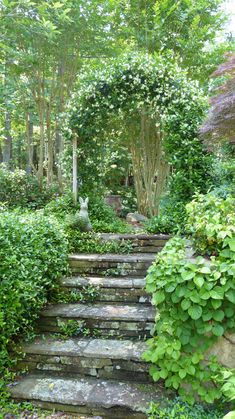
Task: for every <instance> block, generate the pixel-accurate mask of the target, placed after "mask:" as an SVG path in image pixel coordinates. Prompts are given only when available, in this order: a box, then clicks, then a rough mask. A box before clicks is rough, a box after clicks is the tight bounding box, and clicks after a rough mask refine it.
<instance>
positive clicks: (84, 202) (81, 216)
mask: <svg viewBox="0 0 235 419" xmlns="http://www.w3.org/2000/svg"><path fill="white" fill-rule="evenodd" d="M79 202H80V211H79V212H78V211H77V212H76V214H75V217H76V219H77V220H78V221H79V222H78V224H79V228H80V230H81V231H91V230H92V225H91V222H90V219H89V215H88V202H89V198H86V199H82V198H80V197H79Z"/></svg>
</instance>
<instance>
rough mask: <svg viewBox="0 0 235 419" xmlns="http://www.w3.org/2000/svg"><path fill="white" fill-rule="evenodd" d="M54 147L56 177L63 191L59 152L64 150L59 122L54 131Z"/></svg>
mask: <svg viewBox="0 0 235 419" xmlns="http://www.w3.org/2000/svg"><path fill="white" fill-rule="evenodd" d="M55 149H56V166H57V178H58V183H59V187H60V191H61V192H62V191H63V173H62V168H61V161H60V158H61V154H62V152H63V150H64V141H63V136H62V134H61V131H60V127H59V124H58V123H57V124H56V131H55Z"/></svg>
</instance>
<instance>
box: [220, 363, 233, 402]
mask: <svg viewBox="0 0 235 419" xmlns="http://www.w3.org/2000/svg"><path fill="white" fill-rule="evenodd" d="M218 380H219V382H221V383H222V391H223V394H224V395H225V396H226V398H227V400H229V401H234V400H235V369H233V370H230V371H226V370H224V371H222V372H221V374H220V376H219V377H218Z"/></svg>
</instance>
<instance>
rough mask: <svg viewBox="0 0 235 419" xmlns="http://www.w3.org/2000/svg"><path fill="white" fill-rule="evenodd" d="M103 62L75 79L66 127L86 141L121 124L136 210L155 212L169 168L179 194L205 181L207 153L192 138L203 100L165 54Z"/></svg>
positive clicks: (104, 135) (187, 191)
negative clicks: (162, 55) (76, 80)
mask: <svg viewBox="0 0 235 419" xmlns="http://www.w3.org/2000/svg"><path fill="white" fill-rule="evenodd" d="M105 64H106V65H105V66H102V68H101V69H100V68H99V69H96V70H95V71H91V72H90V73H86V74H85V75H84V76H83V77H82V78H80V79H79V82H78V91H77V93H76V95H75V97H74V100H73V102H72V105H71V114H70V122H69V125H70V133H71V135H72V134H73V132H74V131H76V132H77V134H78V137H79V138H80V139H81V140H82V141H84V140H86V141H88V142H89V144H91V141H94V142H95V141H96V140H97V139H98V138H99V139H100V138H103V139H105V137H107V132H110V130H113V129H116V130H119V131H120V129H121V131H122V135H123V136H124V138H125V139H126V142H127V145H128V147H129V149H130V152H131V155H132V163H133V172H134V178H135V188H136V193H137V201H138V207H139V210H140V211H141V212H143V213H145V214H146V213H149V215H155V214H157V213H158V206H159V200H160V197H161V195H162V193H163V191H164V190H165V187H166V183H167V180H168V178H169V175H170V173H171V172H172V171H173V174H174V175H173V177H174V182H175V184H176V185H177V188H178V190H179V193H180V195H181V196H182V194H183V195H184V197H186V198H188V197H189V196H191V195H192V194H193V193H194V191H195V189H196V188H199V189H202V187H203V185H205V180H204V179H205V177H204V175H205V171H206V170H207V169H206V168H207V164H206V158H207V156H206V153H205V152H204V151H203V147H202V144H201V142H200V140H199V139H198V138H197V130H198V126H199V124H200V122H201V120H202V117H203V114H204V109H205V100H204V98H203V95H202V92H201V91H200V90H199V88H198V86H197V84H196V83H195V82H192V81H191V80H189V79H187V75H186V73H185V72H184V71H182V69H180V68H179V66H178V65H177V64H175V63H174V62H172V60H171V59H170V58H169V57H161V56H155V57H152V56H149V55H146V54H133V55H132V56H129V55H125V56H123V57H122V58H121V59H119V60H118V61H117V60H115V61H111V62H110V63H109V64H108V65H107V63H105ZM120 127H121V128H120ZM119 135H120V133H119ZM186 183H187V187H186V186H185V184H186Z"/></svg>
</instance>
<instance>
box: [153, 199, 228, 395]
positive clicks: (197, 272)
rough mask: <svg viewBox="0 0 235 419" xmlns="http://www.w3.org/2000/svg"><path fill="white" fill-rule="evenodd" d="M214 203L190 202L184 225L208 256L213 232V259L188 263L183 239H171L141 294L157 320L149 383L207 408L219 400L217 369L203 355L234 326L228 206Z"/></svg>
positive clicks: (199, 257)
mask: <svg viewBox="0 0 235 419" xmlns="http://www.w3.org/2000/svg"><path fill="white" fill-rule="evenodd" d="M214 199H215V198H214V197H211V195H208V196H205V197H203V196H201V195H200V196H199V197H198V201H196V200H195V201H193V202H192V203H191V204H190V205H189V220H188V225H189V226H190V228H191V232H192V237H193V240H194V243H196V247H197V248H198V249H203V251H204V253H206V252H207V253H211V252H212V248H211V242H210V240H208V237H209V238H210V237H211V232H213V235H212V237H213V238H214V240H215V241H214V242H212V243H213V245H214V247H213V249H216V257H215V256H211V257H210V258H208V259H204V258H203V257H202V256H198V257H196V258H189V257H188V251H187V246H186V242H185V240H184V239H182V238H179V237H175V238H173V239H171V240H170V241H169V242H168V243H167V244H166V246H165V248H164V249H163V250H162V252H161V253H160V254H158V255H157V258H156V261H155V262H154V264H153V265H152V267H150V269H149V271H148V275H147V285H146V289H147V291H148V292H150V293H151V294H152V295H153V298H152V302H153V304H154V305H156V306H157V308H158V315H157V317H156V325H155V332H156V335H155V336H154V337H153V338H152V339H150V340H149V342H148V343H149V350H148V351H147V352H146V353H145V359H146V360H147V361H150V362H152V364H153V366H152V367H151V368H150V373H151V375H152V377H153V379H154V380H155V381H158V380H159V379H161V378H163V379H165V386H166V387H173V388H174V389H177V390H178V391H179V394H180V395H183V396H184V398H185V400H187V401H188V402H190V403H191V402H193V400H194V396H195V395H198V396H199V397H200V398H201V399H202V400H204V401H206V402H208V403H212V402H213V401H214V400H215V399H219V398H220V397H221V395H222V393H223V391H224V390H223V388H221V385H220V383H219V379H218V377H219V375H220V374H221V368H222V367H221V365H219V364H218V362H217V361H216V358H214V357H212V356H209V353H207V351H208V350H209V348H210V347H211V346H212V345H213V344H214V343H215V342H216V341H217V340H218V338H219V337H220V336H222V335H223V334H224V333H225V332H226V331H232V330H234V327H235V316H234V314H235V308H234V307H235V306H234V303H235V298H234V295H235V284H234V276H235V263H234V261H235V246H234V239H235V234H234V225H233V219H234V218H231V217H230V215H231V216H232V217H234V214H233V215H232V214H231V208H232V207H231V205H233V204H232V201H231V200H230V199H229V198H228V199H227V200H226V201H223V202H222V201H221V200H219V202H218V198H216V200H214ZM233 208H234V207H233ZM221 211H222V216H221V215H220V212H221ZM220 216H221V218H220ZM215 219H216V222H217V223H218V225H217V226H216V228H214V222H215ZM221 232H223V234H221ZM197 243H199V244H198V245H197ZM205 359H207V361H206V363H207V367H205ZM212 382H213V383H214V384H216V385H215V386H212V385H211V383H212Z"/></svg>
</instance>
